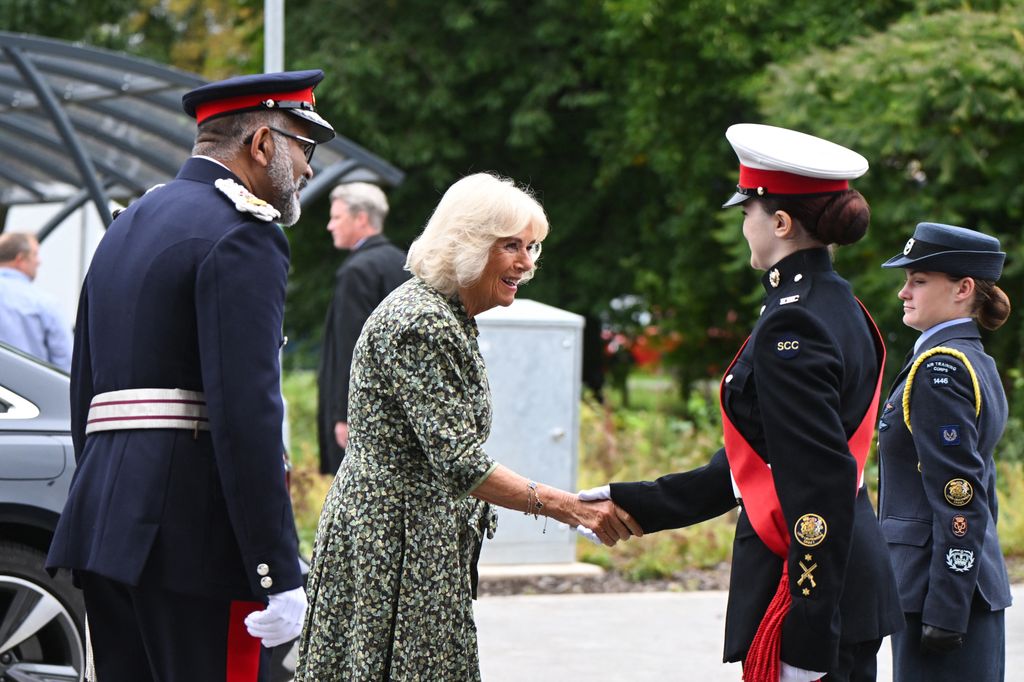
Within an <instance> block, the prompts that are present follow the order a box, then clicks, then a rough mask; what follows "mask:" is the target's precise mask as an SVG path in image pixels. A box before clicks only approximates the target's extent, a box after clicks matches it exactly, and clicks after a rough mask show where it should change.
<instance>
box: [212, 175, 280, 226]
mask: <svg viewBox="0 0 1024 682" xmlns="http://www.w3.org/2000/svg"><path fill="white" fill-rule="evenodd" d="M213 185H214V187H216V188H217V189H219V190H220V191H221V192H223V193H224V194H225V195H226V196H227V197H228V199H230V200H231V202H232V203H233V204H234V205H235V209H236V210H238V211H241V212H242V213H251V214H252V215H254V216H256V217H257V218H259V219H260V220H262V221H263V222H265V223H269V222H271V221H272V220H277V219H278V218H280V217H281V213H280V211H278V210H277V209H276V208H274V207H273V206H271V205H270V204H269V203H267V202H266V201H264V200H263V199H260V198H259V197H258V196H256V195H255V194H253V193H252V192H250V191H249V190H247V189H246V188H245V187H244V186H243V185H240V184H238V183H237V182H235V181H234V180H231V179H230V178H220V179H219V180H217V181H216V182H214V183H213Z"/></svg>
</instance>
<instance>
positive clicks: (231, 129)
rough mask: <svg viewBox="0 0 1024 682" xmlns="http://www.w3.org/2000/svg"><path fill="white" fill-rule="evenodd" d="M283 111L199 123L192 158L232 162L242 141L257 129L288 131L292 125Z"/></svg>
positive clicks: (250, 113)
mask: <svg viewBox="0 0 1024 682" xmlns="http://www.w3.org/2000/svg"><path fill="white" fill-rule="evenodd" d="M294 120H295V119H293V118H292V117H291V116H290V115H289V114H286V113H284V112H283V111H246V112H244V113H241V114H232V115H229V116H219V117H217V118H214V119H209V120H206V121H203V123H202V125H200V126H199V132H198V134H197V135H196V143H195V145H194V146H193V147H192V155H193V156H198V155H202V156H209V157H210V158H212V159H217V160H219V161H227V160H230V159H232V158H234V156H235V154H237V153H238V150H239V149H240V148H241V147H242V143H243V142H244V140H245V139H246V138H247V137H248V136H249V135H251V134H252V133H254V132H255V131H256V129H257V128H259V127H260V126H275V127H277V128H284V129H285V130H287V129H288V123H290V122H291V121H294Z"/></svg>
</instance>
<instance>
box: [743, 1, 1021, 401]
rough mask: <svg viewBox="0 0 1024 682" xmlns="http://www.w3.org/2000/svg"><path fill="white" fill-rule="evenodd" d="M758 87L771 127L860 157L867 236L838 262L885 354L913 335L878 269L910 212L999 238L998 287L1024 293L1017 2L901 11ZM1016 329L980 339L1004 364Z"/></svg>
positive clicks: (1013, 357) (1005, 366)
mask: <svg viewBox="0 0 1024 682" xmlns="http://www.w3.org/2000/svg"><path fill="white" fill-rule="evenodd" d="M760 93H761V97H760V98H759V102H760V106H761V109H762V110H763V111H764V113H765V114H766V117H767V118H768V119H770V120H771V121H772V122H776V123H778V124H780V125H785V126H792V127H795V128H799V129H810V130H814V131H815V132H816V133H818V134H821V135H824V136H826V137H830V138H832V139H836V140H839V141H842V142H843V143H845V144H847V145H849V146H851V147H853V148H855V149H857V150H858V151H860V152H861V153H863V154H864V155H865V156H866V157H867V158H868V159H869V160H870V161H871V170H870V172H869V173H868V174H867V175H866V176H865V177H864V178H863V179H861V180H859V181H857V183H856V186H857V187H858V189H860V190H861V191H862V192H863V193H864V195H865V196H866V197H867V198H868V200H869V201H870V203H871V205H872V228H871V231H870V235H869V238H868V239H866V240H864V241H863V242H862V243H860V244H858V245H856V246H854V247H850V248H849V252H848V253H846V249H844V250H842V251H841V252H840V255H839V267H840V269H841V270H842V271H843V272H844V273H845V274H847V275H848V276H849V277H850V279H851V280H853V281H854V286H855V288H856V289H857V291H858V292H859V293H860V295H861V297H862V298H864V299H865V301H866V303H868V305H869V306H870V307H871V309H872V310H873V311H874V313H875V315H876V319H877V320H878V322H879V325H880V326H881V327H882V328H883V329H885V330H887V331H888V332H889V336H890V348H891V349H892V350H893V352H892V353H891V354H890V355H891V357H892V358H893V360H894V363H895V362H898V360H899V359H900V358H902V349H906V348H909V346H910V344H912V342H913V338H915V336H916V332H914V331H913V330H908V329H906V328H905V327H904V326H903V325H902V323H901V316H902V309H901V306H900V305H899V302H898V301H897V299H896V297H895V294H896V291H897V290H898V288H899V287H900V286H901V285H902V280H903V273H902V271H897V272H893V271H891V270H881V269H880V268H879V267H878V265H879V263H881V262H882V261H883V260H884V259H885V258H887V257H889V256H891V255H894V254H896V253H899V252H900V251H901V250H902V248H903V244H904V242H905V241H906V240H907V238H908V237H909V236H910V235H911V233H912V232H913V229H914V226H915V225H916V223H918V222H920V221H934V222H945V223H952V224H956V225H964V226H967V227H972V228H976V229H979V230H982V231H984V232H987V233H989V234H994V235H996V236H998V237H999V238H1000V240H1001V241H1002V244H1003V248H1004V249H1005V250H1006V251H1007V254H1008V258H1007V266H1006V269H1005V272H1004V275H1003V279H1002V280H1000V286H1002V287H1003V289H1004V290H1006V291H1007V293H1008V294H1009V296H1010V298H1011V301H1012V302H1015V303H1017V304H1020V303H1021V302H1022V301H1024V298H1022V294H1024V291H1022V284H1024V245H1022V240H1021V222H1022V219H1024V185H1022V183H1021V180H1020V179H1021V177H1024V159H1022V157H1021V154H1020V150H1021V148H1022V147H1024V19H1022V18H1021V14H1020V8H1019V6H1018V7H1009V8H1007V9H1003V10H997V11H984V12H982V11H973V10H969V9H957V10H951V11H945V12H940V13H936V14H933V15H917V14H915V15H911V16H908V17H906V18H905V19H903V20H901V21H899V22H897V23H896V24H894V25H892V26H891V27H889V28H888V30H886V31H884V32H880V33H876V34H873V35H871V36H867V37H864V38H861V39H858V40H855V41H852V42H851V43H850V44H848V45H846V46H844V47H842V48H841V49H839V50H837V51H835V52H827V51H824V50H815V51H813V52H811V53H809V54H807V55H805V56H803V57H801V58H799V59H796V60H792V61H790V62H788V63H777V64H775V65H773V66H772V67H770V68H769V69H768V70H767V73H766V77H765V79H764V81H763V86H762V87H761V89H760ZM1022 331H1024V319H1022V318H1021V316H1020V315H1019V314H1017V315H1013V316H1011V318H1010V320H1009V322H1008V323H1007V325H1006V326H1005V327H1004V328H1003V329H1002V330H1000V331H999V332H998V333H996V334H993V335H991V338H989V339H987V340H986V348H987V349H988V350H989V352H990V353H992V354H993V355H994V356H995V357H996V359H997V361H998V363H999V365H1000V368H1001V369H1002V371H1003V372H1004V373H1005V372H1008V371H1009V370H1011V369H1012V368H1014V367H1020V366H1021V344H1020V338H1021V332H1022ZM897 350H899V352H896V351H897ZM896 356H899V357H896ZM1022 397H1024V396H1022ZM1016 403H1017V404H1018V405H1019V404H1020V401H1016ZM1018 409H1019V408H1018Z"/></svg>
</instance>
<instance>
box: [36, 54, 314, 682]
mask: <svg viewBox="0 0 1024 682" xmlns="http://www.w3.org/2000/svg"><path fill="white" fill-rule="evenodd" d="M322 78H323V73H322V72H321V71H318V70H316V71H298V72H286V73H273V74H260V75H256V76H242V77H239V78H232V79H229V80H226V81H221V82H218V83H211V84H208V85H204V86H202V87H200V88H197V89H195V90H192V91H190V92H189V93H187V94H186V95H185V96H184V97H183V99H182V104H183V108H184V110H185V112H186V113H187V114H189V115H190V116H193V117H195V118H196V122H197V124H198V133H197V135H196V143H195V147H194V148H193V150H192V153H193V156H192V157H191V158H189V159H188V160H186V161H185V163H184V165H183V166H182V167H181V170H180V171H179V172H178V175H177V177H175V178H174V179H173V180H171V181H169V182H168V183H167V184H165V185H159V186H157V187H154V188H153V189H151V190H150V191H149V192H147V193H146V194H145V196H143V197H141V198H140V199H138V200H137V201H135V202H133V203H132V204H131V205H130V206H129V207H128V208H127V209H126V210H125V211H124V212H122V213H120V214H119V215H118V216H117V217H116V218H115V219H114V221H113V223H112V224H111V226H110V229H109V230H108V231H107V233H106V235H104V237H103V240H102V241H101V242H100V244H99V247H98V248H97V250H96V253H95V255H94V257H93V260H92V263H91V265H90V267H89V272H88V274H87V276H86V278H85V283H84V285H83V287H82V294H81V298H80V301H79V307H78V323H77V325H76V333H75V340H74V351H73V355H72V369H71V435H72V439H73V441H74V449H75V458H76V461H77V468H76V470H75V475H74V479H73V481H72V483H71V490H70V493H69V495H68V500H67V503H66V505H65V507H64V511H63V513H62V514H61V517H60V521H59V523H58V525H57V530H56V533H55V535H54V538H53V542H52V544H51V547H50V553H49V557H48V559H47V567H48V568H49V569H51V570H53V569H56V568H69V569H71V570H72V571H73V575H74V577H75V579H76V584H78V585H80V586H81V587H82V589H83V593H84V597H85V604H86V610H87V612H88V614H89V625H90V631H91V638H92V644H93V651H94V654H95V664H96V674H97V677H98V679H100V680H103V682H151V681H153V680H161V682H196V681H197V680H218V679H219V680H223V679H225V674H227V679H230V680H233V681H234V680H237V681H238V682H242V681H243V680H244V681H245V682H257V681H259V682H265V681H266V680H268V679H269V672H270V670H269V662H270V657H269V649H268V648H267V647H272V646H275V645H277V644H281V643H284V642H286V641H289V640H290V639H294V638H295V637H296V636H298V634H299V630H300V628H301V625H302V618H303V615H304V613H305V609H306V596H305V592H304V590H303V587H302V573H301V569H300V566H299V559H298V542H297V537H296V533H295V522H294V519H293V515H292V506H291V501H290V499H289V497H288V491H287V487H286V484H285V471H284V460H283V452H284V445H283V439H282V422H283V408H282V404H281V388H280V372H281V370H280V364H279V361H278V356H279V349H280V347H281V344H282V340H283V337H282V333H281V324H282V320H283V315H284V299H285V282H286V279H287V275H288V261H289V248H288V240H287V238H286V237H285V235H284V231H283V230H282V229H281V226H280V225H282V224H283V225H291V224H293V223H294V222H295V221H296V220H298V217H299V213H300V207H299V201H298V195H299V191H300V190H301V189H302V188H303V187H304V186H305V185H306V183H307V181H308V180H309V179H310V178H311V177H312V176H313V171H312V169H311V168H310V166H309V161H310V158H311V157H312V155H313V151H314V150H315V148H316V145H317V144H318V143H322V142H326V141H328V140H330V139H331V138H332V137H334V130H333V128H331V126H330V124H328V123H327V122H326V121H324V120H323V119H322V118H321V117H320V116H319V115H318V114H317V113H316V111H315V110H314V105H313V101H314V100H313V87H314V86H315V85H316V84H317V83H319V82H320V80H321V79H322ZM261 641H262V644H263V646H260V645H261Z"/></svg>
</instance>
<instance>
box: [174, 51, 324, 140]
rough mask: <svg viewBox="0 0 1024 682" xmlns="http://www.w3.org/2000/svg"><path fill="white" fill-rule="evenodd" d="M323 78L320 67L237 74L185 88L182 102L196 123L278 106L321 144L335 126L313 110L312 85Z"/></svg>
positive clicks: (273, 108) (314, 108)
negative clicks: (186, 89) (303, 123)
mask: <svg viewBox="0 0 1024 682" xmlns="http://www.w3.org/2000/svg"><path fill="white" fill-rule="evenodd" d="M323 79H324V72H323V71H321V70H319V69H312V70H309V71H280V72H278V73H259V74H252V75H248V76H236V77H235V78H228V79H227V80H223V81H217V82H215V83H207V84H206V85H202V86H200V87H198V88H196V89H194V90H190V91H189V92H186V93H185V94H184V95H183V96H182V98H181V106H182V108H183V109H184V110H185V113H186V114H188V115H189V116H192V117H193V118H195V119H196V123H197V124H201V123H203V121H208V120H210V119H211V118H217V117H218V116H228V115H230V114H241V113H243V112H246V111H273V110H275V109H279V110H281V111H284V112H286V113H289V114H291V115H292V116H297V117H298V118H300V119H302V120H303V121H304V122H305V123H307V124H308V131H309V136H310V137H311V138H312V139H313V140H314V141H316V142H317V144H320V143H323V142H327V141H328V140H330V139H332V138H333V137H334V128H333V127H332V126H331V124H330V123H328V122H327V121H325V120H324V119H323V118H322V117H321V116H320V114H318V113H316V98H315V97H314V96H313V88H314V87H316V84H317V83H319V82H320V81H322V80H323Z"/></svg>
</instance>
